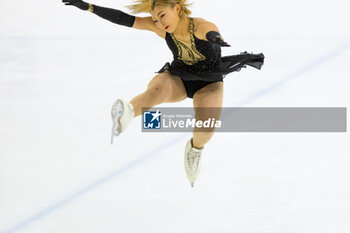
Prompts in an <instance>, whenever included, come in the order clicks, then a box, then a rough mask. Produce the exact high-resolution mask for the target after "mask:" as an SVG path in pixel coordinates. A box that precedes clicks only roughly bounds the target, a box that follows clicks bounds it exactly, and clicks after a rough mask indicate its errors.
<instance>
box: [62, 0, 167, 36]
mask: <svg viewBox="0 0 350 233" xmlns="http://www.w3.org/2000/svg"><path fill="white" fill-rule="evenodd" d="M62 2H63V3H65V5H72V6H75V7H78V8H79V9H81V10H85V11H86V10H88V11H90V12H92V13H94V14H96V15H98V16H100V17H101V18H103V19H106V20H108V21H111V22H112V23H116V24H119V25H123V26H127V27H132V28H136V29H140V30H149V31H153V32H155V33H156V34H157V35H159V36H160V37H163V38H165V32H164V31H162V30H160V29H159V28H157V26H156V25H155V24H154V22H153V20H152V17H135V16H133V15H129V14H127V13H125V12H123V11H120V10H117V9H111V8H106V7H101V6H96V5H93V4H89V3H87V2H84V1H82V0H62Z"/></svg>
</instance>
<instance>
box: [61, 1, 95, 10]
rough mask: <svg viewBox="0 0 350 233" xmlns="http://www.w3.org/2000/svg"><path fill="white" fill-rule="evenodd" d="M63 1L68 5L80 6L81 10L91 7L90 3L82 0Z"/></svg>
mask: <svg viewBox="0 0 350 233" xmlns="http://www.w3.org/2000/svg"><path fill="white" fill-rule="evenodd" d="M62 2H63V3H64V4H65V5H66V6H68V5H72V6H75V7H78V8H79V9H81V10H84V11H86V10H88V9H89V3H86V2H84V1H82V0H62Z"/></svg>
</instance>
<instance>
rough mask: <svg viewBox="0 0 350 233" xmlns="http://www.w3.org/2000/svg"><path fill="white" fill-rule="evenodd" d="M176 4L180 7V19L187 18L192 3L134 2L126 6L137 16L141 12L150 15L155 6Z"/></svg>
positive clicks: (168, 0)
mask: <svg viewBox="0 0 350 233" xmlns="http://www.w3.org/2000/svg"><path fill="white" fill-rule="evenodd" d="M176 4H179V5H180V6H181V11H180V17H183V16H189V15H190V14H191V13H192V12H191V11H190V10H189V9H188V7H189V6H190V5H192V4H193V3H187V0H134V4H132V5H130V6H126V7H127V8H128V9H129V10H130V11H131V13H133V14H138V13H141V12H146V13H150V12H151V11H152V10H154V8H155V7H156V6H160V5H162V6H171V7H174V6H175V5H176Z"/></svg>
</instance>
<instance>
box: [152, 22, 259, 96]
mask: <svg viewBox="0 0 350 233" xmlns="http://www.w3.org/2000/svg"><path fill="white" fill-rule="evenodd" d="M190 37H191V43H189V44H188V43H185V42H182V41H179V40H177V39H176V38H175V36H174V35H173V34H172V33H168V32H167V33H166V37H165V40H166V43H167V45H168V47H169V48H170V50H171V51H172V53H173V55H174V60H173V61H172V63H171V64H170V63H169V62H167V63H166V64H165V65H164V66H163V67H162V68H161V69H160V70H159V71H158V72H157V73H162V72H164V71H166V70H168V71H169V72H170V73H171V74H173V75H176V76H179V77H180V78H181V79H182V81H183V83H184V86H185V88H186V91H187V96H188V97H189V98H193V95H194V93H195V92H196V91H198V90H199V89H201V88H203V87H204V86H206V85H208V84H210V83H213V82H219V81H223V79H224V77H225V76H226V75H227V74H229V73H231V72H233V71H240V70H241V68H243V67H246V65H248V66H252V67H254V68H257V69H260V68H261V66H262V65H263V63H264V55H263V54H262V53H260V54H250V53H247V52H244V53H241V54H239V55H232V56H224V57H221V47H220V46H219V45H217V44H214V43H211V42H209V41H206V40H200V39H198V38H197V37H196V36H195V35H194V23H193V18H190Z"/></svg>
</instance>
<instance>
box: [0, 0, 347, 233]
mask: <svg viewBox="0 0 350 233" xmlns="http://www.w3.org/2000/svg"><path fill="white" fill-rule="evenodd" d="M94 3H95V4H97V5H102V6H108V7H113V8H118V9H121V10H124V11H126V9H125V8H124V6H125V5H127V4H129V3H130V1H127V0H122V1H118V2H117V1H115V2H110V1H102V0H99V1H96V2H94ZM349 5H350V4H349V2H348V1H346V0H342V1H341V0H335V1H316V0H310V1H301V0H295V1H288V2H285V1H271V0H252V1H246V2H242V1H241V2H238V1H236V2H234V1H227V0H225V1H223V0H222V1H209V0H201V1H197V2H195V4H194V5H193V7H192V10H193V16H194V17H202V18H205V19H207V20H210V21H212V22H214V23H215V24H216V25H217V26H218V27H219V29H220V31H221V33H222V35H223V37H224V38H225V40H226V41H228V42H230V44H231V45H232V47H231V48H223V54H224V55H226V54H236V53H239V52H242V51H246V50H247V51H248V52H256V53H259V52H263V53H264V54H265V56H266V62H265V65H264V66H263V68H262V70H261V71H258V70H255V69H252V68H250V69H244V70H242V71H241V72H239V73H233V74H230V75H229V76H227V77H226V79H225V90H224V91H225V94H224V106H225V107H236V106H245V107H254V106H259V107H271V106H272V107H347V108H349V107H350V91H349V87H350V75H349V57H350V30H349V28H350V17H349V9H350V7H349ZM171 58H172V56H171V53H170V51H169V50H168V48H167V46H166V44H165V41H164V40H163V39H161V38H159V37H157V36H155V35H154V34H152V33H151V32H146V31H137V30H132V29H130V28H126V27H121V26H118V25H114V24H112V23H109V22H107V21H104V20H102V19H99V18H98V17H96V16H94V15H91V14H89V13H88V12H82V11H79V10H78V9H75V8H73V7H66V6H64V5H63V4H62V3H61V2H60V1H58V0H57V1H44V0H37V1H19V0H12V1H2V2H1V4H0V233H9V232H23V233H48V232H49V233H56V232H57V233H62V232H69V233H73V232H74V233H75V232H79V233H80V232H84V233H100V232H104V233H107V232H113V233H115V232H122V233H199V232H200V233H212V232H220V233H232V232H240V233H281V232H283V233H321V232H322V233H326V232H327V233H348V232H350V200H349V196H350V182H349V178H350V171H349V167H350V148H349V147H350V146H349V142H350V136H349V133H348V132H346V133H217V134H215V136H214V137H213V138H212V140H211V141H210V142H209V143H208V144H207V146H206V148H205V151H204V152H203V156H204V157H203V161H202V173H201V175H200V177H199V179H198V182H196V184H195V188H194V189H191V188H190V185H189V183H188V181H187V180H186V177H185V173H184V170H183V150H184V146H185V143H186V141H187V140H188V139H189V138H190V137H191V134H190V133H182V134H176V133H167V134H165V133H162V134H157V133H142V132H141V129H140V118H137V119H135V120H134V121H133V122H132V124H131V125H130V126H129V128H128V130H127V131H126V132H125V133H124V134H123V135H122V136H120V137H119V138H118V139H117V140H116V143H115V144H114V145H113V146H111V145H110V144H109V143H110V127H111V120H110V115H109V111H110V107H111V104H112V103H113V102H114V100H115V99H116V98H117V97H123V98H125V99H127V100H130V99H132V98H133V97H134V96H136V95H137V94H139V93H140V92H142V91H143V90H145V88H146V86H147V83H148V82H149V80H150V79H151V78H152V77H153V76H154V75H155V74H154V72H155V71H157V70H159V69H160V67H161V66H162V65H163V64H164V63H165V62H166V61H170V60H171ZM160 106H162V107H164V106H177V107H179V106H186V107H188V106H192V102H191V99H186V100H185V101H183V102H180V103H174V104H162V105H160Z"/></svg>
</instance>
